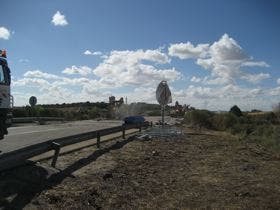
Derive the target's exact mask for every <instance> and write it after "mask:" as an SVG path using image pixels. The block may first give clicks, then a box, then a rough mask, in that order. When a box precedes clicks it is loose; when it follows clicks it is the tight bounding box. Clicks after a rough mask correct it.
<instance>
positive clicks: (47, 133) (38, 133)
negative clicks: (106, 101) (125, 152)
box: [0, 120, 122, 154]
mask: <svg viewBox="0 0 280 210" xmlns="http://www.w3.org/2000/svg"><path fill="white" fill-rule="evenodd" d="M121 124H122V121H120V120H103V121H94V120H83V121H73V122H67V123H61V122H56V123H55V122H52V123H51V124H48V125H35V124H33V125H30V124H28V125H25V126H20V127H11V128H9V129H8V130H9V134H8V135H7V136H5V138H4V139H3V140H0V150H1V151H2V152H1V153H0V154H3V153H6V152H10V151H13V150H16V149H20V148H23V147H26V146H30V145H33V144H37V143H41V142H44V141H47V140H50V139H55V138H60V137H64V136H71V135H75V134H79V133H85V132H89V131H94V130H99V129H103V128H109V127H114V126H119V125H121Z"/></svg>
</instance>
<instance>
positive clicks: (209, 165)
mask: <svg viewBox="0 0 280 210" xmlns="http://www.w3.org/2000/svg"><path fill="white" fill-rule="evenodd" d="M184 131H185V133H186V134H185V135H184V136H183V137H181V138H176V139H166V140H162V139H161V140H160V139H153V140H150V141H139V140H135V139H133V138H131V139H128V140H125V141H120V142H116V141H113V142H110V143H106V145H103V149H101V150H94V148H92V147H89V148H85V149H83V150H81V151H76V152H74V153H71V154H68V155H65V156H61V157H59V162H58V165H57V167H58V168H59V169H60V170H61V171H55V170H53V169H50V168H47V167H46V163H41V164H40V165H39V166H29V167H23V168H21V169H17V170H16V171H10V172H6V173H4V174H1V176H0V178H1V179H0V206H3V207H4V206H5V207H7V209H11V208H26V209H46V208H49V209H50V208H52V209H61V208H67V209H69V208H73V209H77V208H80V209H94V208H96V209H186V208H190V209H194V208H207V207H209V208H232V209H238V208H242V209H265V208H271V209H279V208H280V179H279V175H280V158H279V155H277V154H275V153H272V152H270V151H267V150H265V149H264V148H262V147H261V146H259V145H256V144H254V143H249V142H246V143H245V142H238V141H237V140H236V139H234V138H233V137H231V136H228V135H226V134H223V133H218V132H210V131H198V132H196V131H195V130H192V129H190V128H184ZM42 166H44V167H42Z"/></svg>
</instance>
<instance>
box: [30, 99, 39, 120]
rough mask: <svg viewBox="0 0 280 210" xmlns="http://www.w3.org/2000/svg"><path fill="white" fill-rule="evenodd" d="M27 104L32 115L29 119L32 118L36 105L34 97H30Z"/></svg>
mask: <svg viewBox="0 0 280 210" xmlns="http://www.w3.org/2000/svg"><path fill="white" fill-rule="evenodd" d="M29 104H30V106H31V113H32V116H31V117H34V107H35V105H36V104H37V98H36V97H35V96H31V97H30V98H29Z"/></svg>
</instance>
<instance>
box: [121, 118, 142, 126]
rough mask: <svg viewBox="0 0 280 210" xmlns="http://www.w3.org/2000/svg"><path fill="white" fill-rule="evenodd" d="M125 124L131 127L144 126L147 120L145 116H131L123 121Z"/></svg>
mask: <svg viewBox="0 0 280 210" xmlns="http://www.w3.org/2000/svg"><path fill="white" fill-rule="evenodd" d="M123 121H124V124H127V125H131V124H142V123H144V122H145V121H146V120H145V118H144V117H143V116H129V117H126V118H124V119H123Z"/></svg>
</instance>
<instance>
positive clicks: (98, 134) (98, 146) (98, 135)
mask: <svg viewBox="0 0 280 210" xmlns="http://www.w3.org/2000/svg"><path fill="white" fill-rule="evenodd" d="M96 138H97V144H96V145H97V148H98V149H99V148H100V133H99V132H97V134H96Z"/></svg>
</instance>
